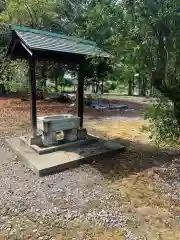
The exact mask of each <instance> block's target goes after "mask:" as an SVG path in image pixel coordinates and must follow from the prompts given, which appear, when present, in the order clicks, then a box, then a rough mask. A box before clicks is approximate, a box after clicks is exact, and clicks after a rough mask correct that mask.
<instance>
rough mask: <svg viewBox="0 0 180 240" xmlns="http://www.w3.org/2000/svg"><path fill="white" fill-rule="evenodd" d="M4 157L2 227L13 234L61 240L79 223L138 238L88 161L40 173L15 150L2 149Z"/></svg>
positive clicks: (0, 183)
mask: <svg viewBox="0 0 180 240" xmlns="http://www.w3.org/2000/svg"><path fill="white" fill-rule="evenodd" d="M2 145H3V144H2ZM0 156H1V169H0V215H1V217H0V229H1V232H2V233H3V234H4V235H5V236H8V239H39V240H40V239H56V238H55V236H56V235H57V234H58V233H59V232H60V231H61V229H69V228H73V226H74V225H77V224H80V225H83V226H84V227H90V228H91V227H92V226H95V225H96V226H104V227H107V228H108V227H110V228H116V229H121V230H123V232H124V235H125V237H126V239H129V240H132V239H136V237H135V236H134V235H133V234H132V233H131V232H130V231H129V230H128V228H127V223H126V222H127V216H125V215H124V214H122V213H121V212H120V210H119V208H118V207H116V206H115V205H116V204H115V202H116V200H117V199H116V196H115V195H114V194H113V195H112V194H110V193H109V192H108V191H107V189H106V188H105V186H104V184H103V178H102V177H101V175H100V173H99V172H98V171H97V170H96V169H94V168H92V167H91V166H89V165H85V166H82V167H79V168H76V169H73V170H67V171H65V172H62V173H58V174H54V175H50V176H46V177H44V178H39V177H37V176H36V175H34V174H33V173H32V172H31V171H29V170H28V169H26V168H25V167H23V166H22V165H21V163H20V162H19V161H18V159H17V158H16V157H15V156H14V155H13V154H12V153H11V152H10V151H7V150H5V149H3V148H0ZM0 239H1V235H0ZM58 239H61V238H58ZM70 239H73V238H70ZM74 239H81V238H74ZM82 239H83V238H82Z"/></svg>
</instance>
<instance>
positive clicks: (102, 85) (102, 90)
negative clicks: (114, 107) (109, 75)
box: [101, 79, 104, 94]
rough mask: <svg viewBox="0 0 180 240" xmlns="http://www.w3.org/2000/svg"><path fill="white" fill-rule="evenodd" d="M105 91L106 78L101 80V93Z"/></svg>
mask: <svg viewBox="0 0 180 240" xmlns="http://www.w3.org/2000/svg"><path fill="white" fill-rule="evenodd" d="M103 93H104V79H102V81H101V94H103Z"/></svg>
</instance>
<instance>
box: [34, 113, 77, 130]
mask: <svg viewBox="0 0 180 240" xmlns="http://www.w3.org/2000/svg"><path fill="white" fill-rule="evenodd" d="M79 124H80V118H79V117H78V116H73V115H71V114H61V115H50V116H42V117H38V118H37V129H38V130H41V131H43V132H60V131H64V130H69V129H78V128H79Z"/></svg>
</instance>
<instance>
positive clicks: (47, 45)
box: [10, 26, 110, 57]
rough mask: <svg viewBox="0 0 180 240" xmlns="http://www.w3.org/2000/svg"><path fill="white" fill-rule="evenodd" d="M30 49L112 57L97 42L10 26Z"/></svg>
mask: <svg viewBox="0 0 180 240" xmlns="http://www.w3.org/2000/svg"><path fill="white" fill-rule="evenodd" d="M10 28H11V29H12V30H13V31H15V32H16V34H17V35H18V37H19V38H20V39H21V40H22V42H23V43H25V44H26V46H27V47H28V48H29V49H32V50H33V49H34V50H50V51H56V52H65V53H72V54H82V55H90V56H99V57H110V55H109V54H108V53H106V52H104V51H102V50H101V49H100V48H99V47H98V46H97V44H96V43H95V42H93V41H88V40H84V39H81V38H75V37H70V36H66V35H62V34H57V33H52V32H47V31H42V30H38V29H32V28H28V27H23V26H10Z"/></svg>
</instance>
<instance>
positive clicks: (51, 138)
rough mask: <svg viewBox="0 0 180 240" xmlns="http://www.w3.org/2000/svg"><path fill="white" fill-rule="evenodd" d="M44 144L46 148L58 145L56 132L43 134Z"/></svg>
mask: <svg viewBox="0 0 180 240" xmlns="http://www.w3.org/2000/svg"><path fill="white" fill-rule="evenodd" d="M42 142H43V144H44V145H45V146H53V145H57V144H58V141H57V139H56V132H43V134H42Z"/></svg>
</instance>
